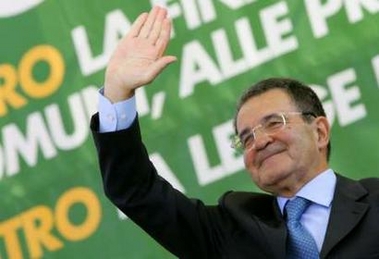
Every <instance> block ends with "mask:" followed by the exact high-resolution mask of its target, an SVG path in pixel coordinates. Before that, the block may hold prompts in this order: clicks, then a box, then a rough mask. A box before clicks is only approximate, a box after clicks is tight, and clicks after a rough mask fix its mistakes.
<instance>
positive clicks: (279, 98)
mask: <svg viewBox="0 0 379 259" xmlns="http://www.w3.org/2000/svg"><path fill="white" fill-rule="evenodd" d="M295 109H296V105H295V104H294V103H293V101H292V100H291V98H290V96H289V95H288V94H287V93H286V92H285V91H284V90H282V89H272V90H269V91H267V92H265V93H262V94H260V95H257V96H254V97H251V98H250V99H249V100H247V101H246V102H245V103H244V104H243V105H242V106H241V109H240V110H239V112H238V115H237V121H236V122H237V124H236V126H237V130H238V131H239V130H240V129H241V128H242V127H244V126H247V125H249V127H251V124H252V123H258V121H259V120H260V119H261V118H263V117H264V116H266V115H268V114H271V113H274V112H281V111H295Z"/></svg>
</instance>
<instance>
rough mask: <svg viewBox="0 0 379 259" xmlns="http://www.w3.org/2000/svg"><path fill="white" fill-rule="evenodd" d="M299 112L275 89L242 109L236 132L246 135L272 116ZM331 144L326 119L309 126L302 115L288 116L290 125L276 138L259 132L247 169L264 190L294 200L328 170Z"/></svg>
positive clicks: (248, 152)
mask: <svg viewBox="0 0 379 259" xmlns="http://www.w3.org/2000/svg"><path fill="white" fill-rule="evenodd" d="M298 111H299V109H298V108H297V107H296V105H295V104H294V103H293V101H292V100H291V98H290V97H289V96H288V95H287V93H286V92H285V91H284V90H281V89H272V90H269V91H267V92H264V93H262V94H260V95H257V96H254V97H251V98H250V99H248V100H247V101H246V102H245V103H244V104H243V105H242V106H241V109H240V110H239V112H238V114H237V118H236V119H237V120H236V128H237V131H238V132H243V131H245V130H246V129H251V128H253V127H255V126H257V125H259V124H260V123H261V121H262V120H263V119H264V118H266V117H267V116H269V115H271V114H273V113H278V112H284V113H291V112H298ZM328 141H329V124H328V122H327V120H326V118H325V117H317V118H314V119H313V120H311V121H310V122H306V121H305V120H304V119H303V118H302V116H301V115H296V116H295V115H294V116H288V120H287V125H286V126H285V127H284V128H283V129H281V130H280V131H278V132H276V133H275V134H270V135H269V134H265V133H264V132H262V131H261V130H260V129H258V130H257V131H256V140H255V147H254V148H253V149H251V150H245V152H244V161H245V166H246V169H247V170H248V171H249V172H250V174H251V176H252V178H253V180H254V182H255V183H256V184H257V185H258V186H259V187H260V188H261V189H262V190H265V191H268V192H271V193H273V194H275V195H282V196H288V197H291V196H293V195H294V194H295V193H296V192H297V191H298V190H299V189H300V188H301V187H302V186H303V185H304V184H306V183H307V182H308V181H310V180H311V179H313V178H314V177H315V176H316V175H318V174H319V173H321V172H322V171H324V170H326V169H327V168H328V165H327V159H326V146H327V143H328Z"/></svg>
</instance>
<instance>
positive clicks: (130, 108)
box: [99, 89, 337, 252]
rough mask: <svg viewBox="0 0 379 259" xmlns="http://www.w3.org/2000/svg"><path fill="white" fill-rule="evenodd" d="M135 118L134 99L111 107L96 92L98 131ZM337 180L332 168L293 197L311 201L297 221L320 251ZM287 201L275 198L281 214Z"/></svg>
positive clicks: (114, 128) (119, 127)
mask: <svg viewBox="0 0 379 259" xmlns="http://www.w3.org/2000/svg"><path fill="white" fill-rule="evenodd" d="M136 116H137V109H136V100H135V96H133V97H131V98H130V99H127V100H125V101H122V102H118V103H115V104H112V103H111V102H110V101H109V100H108V99H107V98H105V97H104V96H103V89H101V90H100V91H99V120H100V132H112V131H117V130H123V129H127V128H128V127H130V125H131V124H132V123H133V120H134V119H135V117H136ZM336 181H337V178H336V175H335V173H334V172H333V170H332V169H328V170H326V171H324V172H322V173H321V174H319V175H318V176H317V177H315V178H314V179H313V180H312V181H310V182H309V183H307V184H306V185H305V186H303V188H301V190H300V191H299V192H298V193H297V194H296V196H300V197H303V198H306V199H308V200H310V201H312V204H311V205H310V206H309V207H308V209H307V210H306V211H305V212H304V214H303V215H302V217H301V219H300V221H301V223H302V224H303V226H304V227H305V228H306V229H307V230H308V231H309V232H310V234H311V235H312V236H313V238H314V239H315V241H316V244H317V248H318V251H319V252H320V251H321V247H322V244H323V242H324V239H325V233H326V228H327V226H328V221H329V216H330V209H331V204H332V200H333V195H334V190H335V186H336ZM287 200H288V198H284V197H277V201H278V205H279V208H280V210H281V212H282V213H283V210H284V206H285V204H286V202H287Z"/></svg>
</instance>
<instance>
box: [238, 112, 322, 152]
mask: <svg viewBox="0 0 379 259" xmlns="http://www.w3.org/2000/svg"><path fill="white" fill-rule="evenodd" d="M293 115H302V116H313V117H317V116H316V115H315V114H314V113H313V112H278V113H272V114H270V115H267V116H265V117H264V118H263V119H262V120H261V122H260V123H259V124H258V125H257V126H255V127H253V128H251V129H245V130H243V131H242V132H241V133H240V134H239V135H236V136H234V138H233V140H232V147H233V148H234V149H236V150H237V151H239V152H243V151H246V150H251V149H253V148H254V147H255V142H256V141H255V140H256V138H257V130H258V129H259V130H260V131H261V133H265V134H267V135H272V134H275V133H277V132H279V131H281V130H282V129H284V128H285V126H286V125H287V124H288V122H289V121H288V117H289V116H293Z"/></svg>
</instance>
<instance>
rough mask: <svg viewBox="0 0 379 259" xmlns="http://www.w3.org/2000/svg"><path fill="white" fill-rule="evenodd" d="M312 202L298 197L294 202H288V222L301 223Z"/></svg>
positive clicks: (286, 207)
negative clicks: (302, 216)
mask: <svg viewBox="0 0 379 259" xmlns="http://www.w3.org/2000/svg"><path fill="white" fill-rule="evenodd" d="M310 204H311V202H310V201H309V200H307V199H304V198H302V197H296V198H295V199H293V200H290V201H288V202H287V204H286V206H285V211H286V214H287V221H290V220H296V221H299V220H300V218H301V215H302V214H303V212H304V211H305V210H306V209H307V208H308V206H309V205H310Z"/></svg>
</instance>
